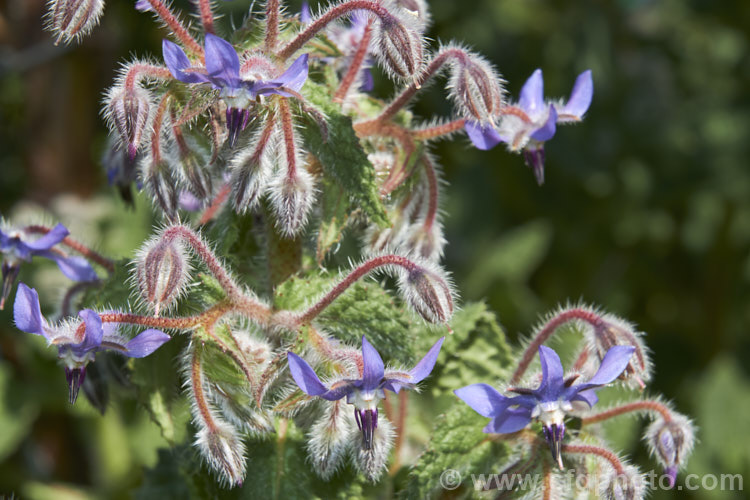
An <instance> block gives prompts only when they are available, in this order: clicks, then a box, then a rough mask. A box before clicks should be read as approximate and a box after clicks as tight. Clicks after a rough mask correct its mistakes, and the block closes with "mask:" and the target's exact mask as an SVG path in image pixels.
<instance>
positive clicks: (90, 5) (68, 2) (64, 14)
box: [46, 0, 104, 45]
mask: <svg viewBox="0 0 750 500" xmlns="http://www.w3.org/2000/svg"><path fill="white" fill-rule="evenodd" d="M103 11H104V0H50V2H49V4H48V10H47V16H46V20H47V26H46V28H47V30H49V31H51V32H53V33H54V34H55V35H56V36H57V39H56V40H55V45H57V44H59V43H60V42H61V41H62V42H65V43H70V42H71V41H72V40H73V39H74V38H81V37H82V36H84V35H86V34H88V33H89V32H90V31H91V30H92V29H93V28H94V26H96V25H97V24H99V17H100V16H101V15H102V12H103Z"/></svg>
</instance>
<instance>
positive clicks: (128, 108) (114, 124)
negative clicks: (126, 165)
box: [106, 85, 151, 162]
mask: <svg viewBox="0 0 750 500" xmlns="http://www.w3.org/2000/svg"><path fill="white" fill-rule="evenodd" d="M106 101H107V102H106V116H107V121H108V123H109V125H110V128H111V129H112V131H113V132H117V134H118V135H119V137H120V141H121V143H122V145H123V147H125V148H126V149H127V152H128V158H129V159H130V161H131V162H132V161H133V160H135V155H136V153H137V152H138V148H139V146H140V145H141V138H142V137H143V133H144V131H145V130H146V128H147V126H148V123H149V118H150V114H151V98H150V96H149V93H148V91H147V90H145V89H143V88H141V87H139V86H137V85H133V86H130V87H126V86H124V85H118V86H115V87H112V88H111V89H110V90H109V94H108V96H107V99H106Z"/></svg>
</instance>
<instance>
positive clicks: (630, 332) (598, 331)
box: [587, 314, 651, 389]
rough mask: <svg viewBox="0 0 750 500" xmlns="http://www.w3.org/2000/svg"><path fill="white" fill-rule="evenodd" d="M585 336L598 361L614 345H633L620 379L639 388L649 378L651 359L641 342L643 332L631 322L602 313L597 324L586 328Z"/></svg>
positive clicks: (643, 385)
mask: <svg viewBox="0 0 750 500" xmlns="http://www.w3.org/2000/svg"><path fill="white" fill-rule="evenodd" d="M587 337H588V341H589V344H590V345H591V346H592V347H593V350H594V352H596V355H597V358H598V359H599V361H601V360H602V359H604V356H605V355H606V354H607V352H608V351H609V350H610V348H612V347H614V346H616V345H631V346H633V347H635V352H634V353H633V356H632V357H631V358H630V362H629V363H628V366H627V367H626V368H625V371H623V372H622V375H620V379H622V380H624V381H626V382H627V383H628V384H629V385H630V386H632V387H634V388H640V389H642V388H644V387H645V383H646V382H648V381H649V380H651V361H650V359H649V354H648V350H647V348H646V346H645V345H644V343H643V333H642V332H639V331H637V330H636V329H635V327H634V326H633V325H632V324H630V323H628V322H627V321H623V320H622V319H620V318H618V317H617V316H614V315H612V314H604V315H603V316H602V320H601V321H600V322H599V323H598V324H597V325H595V326H594V327H593V328H591V329H587Z"/></svg>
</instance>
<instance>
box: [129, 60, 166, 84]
mask: <svg viewBox="0 0 750 500" xmlns="http://www.w3.org/2000/svg"><path fill="white" fill-rule="evenodd" d="M143 77H151V78H159V79H160V80H169V79H171V78H173V77H172V73H170V72H169V70H168V69H167V68H164V67H162V66H154V65H153V64H133V65H132V66H130V67H129V68H128V72H127V73H126V75H125V88H133V87H134V86H135V84H136V82H138V81H139V80H140V79H141V78H143Z"/></svg>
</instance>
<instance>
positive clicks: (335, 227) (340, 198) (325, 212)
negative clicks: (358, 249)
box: [316, 179, 351, 264]
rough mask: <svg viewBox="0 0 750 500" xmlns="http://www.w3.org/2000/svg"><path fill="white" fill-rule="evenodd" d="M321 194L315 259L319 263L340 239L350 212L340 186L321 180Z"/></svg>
mask: <svg viewBox="0 0 750 500" xmlns="http://www.w3.org/2000/svg"><path fill="white" fill-rule="evenodd" d="M322 191H323V194H322V196H321V197H320V200H319V201H320V205H321V210H322V217H321V220H320V227H319V228H318V242H317V249H316V260H317V261H318V263H319V264H321V263H322V262H323V261H324V260H325V257H326V255H327V254H328V251H329V250H330V249H331V247H332V246H333V245H335V244H338V243H339V242H340V241H341V238H342V236H343V232H344V229H345V228H346V225H347V224H348V222H349V220H350V219H349V216H350V214H351V212H350V210H349V203H348V202H347V198H346V193H344V190H343V189H342V188H341V186H340V185H339V184H337V183H335V182H332V181H330V180H328V179H324V180H323V189H322Z"/></svg>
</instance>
